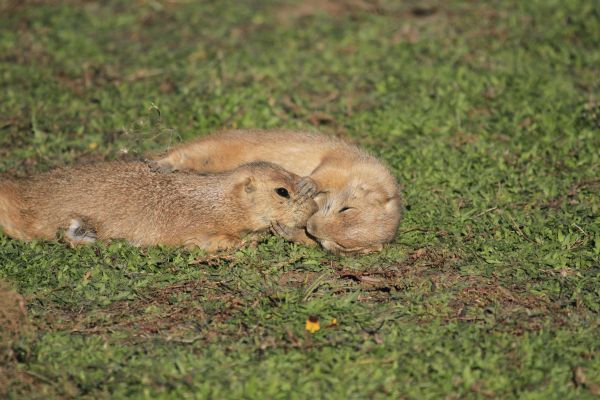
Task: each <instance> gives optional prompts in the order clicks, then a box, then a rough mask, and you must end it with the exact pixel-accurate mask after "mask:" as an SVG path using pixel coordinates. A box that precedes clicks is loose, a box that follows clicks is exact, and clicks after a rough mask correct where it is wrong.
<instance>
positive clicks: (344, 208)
mask: <svg viewBox="0 0 600 400" xmlns="http://www.w3.org/2000/svg"><path fill="white" fill-rule="evenodd" d="M353 208H354V207H342V208H340V211H338V212H339V213H343V212H345V211H348V210H352V209H353Z"/></svg>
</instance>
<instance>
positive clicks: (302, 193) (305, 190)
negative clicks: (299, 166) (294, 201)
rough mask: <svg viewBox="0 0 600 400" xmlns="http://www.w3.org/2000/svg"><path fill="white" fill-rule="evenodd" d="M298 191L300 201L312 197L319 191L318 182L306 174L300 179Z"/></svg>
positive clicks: (297, 186)
mask: <svg viewBox="0 0 600 400" xmlns="http://www.w3.org/2000/svg"><path fill="white" fill-rule="evenodd" d="M296 191H297V196H298V201H304V200H306V199H312V198H313V197H315V195H316V194H317V192H318V187H317V183H316V182H315V181H314V180H313V179H312V178H311V177H310V176H304V177H302V178H301V179H300V180H299V181H298V183H297V185H296Z"/></svg>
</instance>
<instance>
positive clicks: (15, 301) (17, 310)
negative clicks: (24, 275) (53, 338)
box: [0, 281, 31, 398]
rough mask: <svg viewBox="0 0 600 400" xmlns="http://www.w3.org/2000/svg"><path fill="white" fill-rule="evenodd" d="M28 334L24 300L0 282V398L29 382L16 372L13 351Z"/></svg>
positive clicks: (27, 378) (15, 357) (29, 329)
mask: <svg viewBox="0 0 600 400" xmlns="http://www.w3.org/2000/svg"><path fill="white" fill-rule="evenodd" d="M29 333H31V326H30V324H29V322H28V319H27V311H26V309H25V299H24V298H23V296H21V295H20V294H18V293H17V292H15V291H14V290H12V289H10V287H9V286H8V284H6V283H5V282H1V281H0V398H4V396H7V394H8V391H9V390H11V388H14V387H15V386H18V385H23V384H25V383H27V381H29V380H31V379H30V378H29V377H28V376H26V375H24V374H23V373H21V372H20V371H18V370H17V368H16V363H17V359H18V358H19V355H18V354H17V352H15V349H14V345H15V343H16V342H17V341H19V339H20V338H21V337H23V336H24V335H28V334H29Z"/></svg>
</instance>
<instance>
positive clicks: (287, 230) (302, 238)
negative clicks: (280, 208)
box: [271, 221, 316, 245]
mask: <svg viewBox="0 0 600 400" xmlns="http://www.w3.org/2000/svg"><path fill="white" fill-rule="evenodd" d="M271 232H273V234H275V235H277V236H281V237H282V238H284V239H285V240H288V241H290V242H296V243H304V244H309V245H315V244H316V242H315V241H314V240H312V239H311V238H309V237H308V236H307V235H306V232H305V231H304V229H302V228H294V227H291V226H287V225H284V224H282V223H280V222H278V221H274V222H272V223H271Z"/></svg>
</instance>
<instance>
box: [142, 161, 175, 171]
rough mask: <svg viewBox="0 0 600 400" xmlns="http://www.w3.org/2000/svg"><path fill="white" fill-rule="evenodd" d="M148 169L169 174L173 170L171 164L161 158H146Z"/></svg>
mask: <svg viewBox="0 0 600 400" xmlns="http://www.w3.org/2000/svg"><path fill="white" fill-rule="evenodd" d="M146 163H147V164H148V167H149V168H150V171H152V172H157V173H159V174H169V173H171V172H173V171H174V170H175V168H173V166H172V165H171V164H170V163H169V162H168V161H165V160H164V159H162V160H146Z"/></svg>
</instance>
